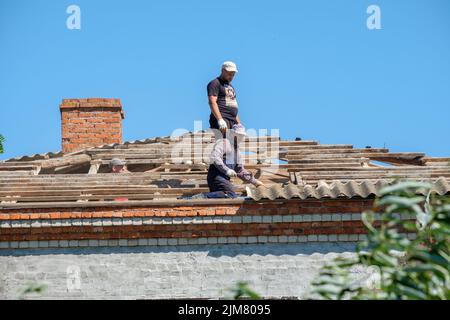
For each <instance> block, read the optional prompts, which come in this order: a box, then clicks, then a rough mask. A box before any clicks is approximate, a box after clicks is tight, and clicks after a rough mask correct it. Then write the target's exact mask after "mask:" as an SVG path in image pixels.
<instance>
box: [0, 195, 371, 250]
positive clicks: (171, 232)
mask: <svg viewBox="0 0 450 320" xmlns="http://www.w3.org/2000/svg"><path fill="white" fill-rule="evenodd" d="M372 204H373V199H329V200H328V199H327V200H325V199H321V200H303V201H302V200H298V201H296V200H282V201H275V202H260V203H244V204H230V205H220V206H214V207H213V206H207V205H193V206H185V205H184V206H179V207H177V206H171V207H169V206H167V207H165V206H158V207H120V208H118V207H87V208H60V209H45V208H39V209H3V210H0V220H11V221H13V220H28V221H30V223H32V222H33V220H52V219H63V220H64V219H104V218H111V219H112V218H136V217H140V218H145V217H195V216H198V217H202V216H203V217H205V216H224V215H230V216H243V217H244V216H249V215H252V216H254V215H256V216H264V215H281V216H283V215H303V214H308V215H314V214H318V213H322V214H324V213H329V214H334V213H342V214H344V213H361V212H363V211H365V210H368V209H371V208H372ZM361 233H365V228H364V226H363V224H362V222H361V221H359V220H355V221H311V222H277V223H253V222H252V223H206V224H205V223H202V224H193V223H190V224H169V225H168V224H157V225H155V224H154V225H117V226H115V225H112V226H92V225H89V226H85V225H82V226H65V227H55V226H48V227H29V228H28V227H27V228H24V227H21V228H17V227H11V228H1V229H0V241H26V240H28V241H33V240H83V239H135V238H197V237H227V236H233V237H236V236H281V235H286V236H289V235H321V234H361Z"/></svg>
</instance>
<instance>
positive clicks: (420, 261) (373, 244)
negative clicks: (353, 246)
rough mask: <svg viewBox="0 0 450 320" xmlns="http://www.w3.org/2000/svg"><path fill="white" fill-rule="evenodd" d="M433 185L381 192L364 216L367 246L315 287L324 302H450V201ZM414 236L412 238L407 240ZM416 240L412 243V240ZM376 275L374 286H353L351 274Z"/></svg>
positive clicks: (340, 261) (329, 269) (327, 271)
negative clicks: (368, 271) (369, 271)
mask: <svg viewBox="0 0 450 320" xmlns="http://www.w3.org/2000/svg"><path fill="white" fill-rule="evenodd" d="M430 189H431V186H430V185H429V184H424V183H417V182H400V183H396V184H394V185H392V186H388V187H386V188H384V189H382V190H381V198H379V199H377V200H375V205H374V211H377V212H381V213H380V214H379V215H380V220H379V221H376V220H375V216H376V213H375V212H374V211H370V212H364V213H363V215H362V219H363V223H364V225H365V226H366V228H367V230H368V236H367V240H366V241H364V242H362V243H360V244H359V245H358V247H357V250H356V255H355V256H354V258H337V259H335V260H334V261H333V263H331V264H330V265H327V266H325V267H324V268H323V269H322V270H321V271H320V274H319V277H318V278H317V279H316V280H315V281H314V282H313V293H316V294H318V295H319V296H320V297H321V298H325V299H338V300H339V299H347V298H350V299H443V300H446V299H449V298H450V273H449V265H450V250H449V245H450V241H449V239H450V237H449V235H450V228H449V223H450V201H449V197H448V196H442V197H441V196H436V195H434V194H431V192H430ZM407 234H412V235H413V237H408V236H407ZM411 238H412V239H411ZM356 266H364V267H366V268H370V269H372V271H373V272H374V273H373V274H372V278H374V279H376V281H375V282H376V283H375V285H374V286H368V285H367V283H366V284H364V283H362V282H358V281H356V282H355V281H354V279H353V278H352V277H351V276H350V271H351V270H350V269H351V268H353V267H356Z"/></svg>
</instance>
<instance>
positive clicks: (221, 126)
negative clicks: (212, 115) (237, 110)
mask: <svg viewBox="0 0 450 320" xmlns="http://www.w3.org/2000/svg"><path fill="white" fill-rule="evenodd" d="M217 123H218V124H219V130H220V131H226V130H227V129H228V126H227V123H226V122H225V120H223V119H222V118H220V119H219V120H217Z"/></svg>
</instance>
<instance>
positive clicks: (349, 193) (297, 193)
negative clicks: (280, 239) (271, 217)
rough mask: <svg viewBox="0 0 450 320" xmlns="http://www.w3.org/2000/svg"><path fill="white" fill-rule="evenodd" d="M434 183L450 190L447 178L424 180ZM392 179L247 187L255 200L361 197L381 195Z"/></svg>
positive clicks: (439, 189) (436, 187) (434, 187)
mask: <svg viewBox="0 0 450 320" xmlns="http://www.w3.org/2000/svg"><path fill="white" fill-rule="evenodd" d="M422 182H427V183H429V184H431V185H432V189H431V190H432V191H433V192H435V193H437V194H439V195H444V194H447V193H449V192H450V181H449V180H447V179H445V178H443V177H442V178H439V179H437V180H434V181H430V180H422ZM391 183H392V181H387V180H377V181H371V180H368V181H362V182H355V181H348V182H340V181H334V182H332V183H326V182H320V183H319V184H318V185H317V186H312V185H295V184H288V185H286V186H282V185H272V186H270V187H268V188H267V187H258V188H255V187H250V186H249V187H247V188H246V189H247V195H248V196H249V197H251V198H253V199H254V200H257V201H258V200H261V199H270V200H274V199H280V198H281V199H293V198H300V199H307V198H316V199H321V198H333V199H334V198H338V197H345V198H353V197H361V198H367V197H369V196H371V195H375V196H376V195H379V192H380V190H381V189H382V188H383V187H386V186H388V185H390V184H391Z"/></svg>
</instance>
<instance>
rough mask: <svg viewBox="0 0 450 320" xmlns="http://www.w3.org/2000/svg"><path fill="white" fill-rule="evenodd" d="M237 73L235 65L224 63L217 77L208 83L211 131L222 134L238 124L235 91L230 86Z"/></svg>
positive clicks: (230, 62)
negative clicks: (214, 130)
mask: <svg viewBox="0 0 450 320" xmlns="http://www.w3.org/2000/svg"><path fill="white" fill-rule="evenodd" d="M237 72H238V70H237V67H236V64H235V63H234V62H232V61H225V62H224V63H223V64H222V72H221V74H220V76H219V77H217V78H216V79H214V80H212V81H211V82H210V83H208V87H207V90H208V103H209V107H210V108H211V114H210V116H209V124H210V126H211V128H212V129H219V130H220V131H221V132H222V134H224V133H225V132H226V130H227V129H231V128H232V127H233V125H235V124H240V123H241V121H240V119H239V115H238V103H237V100H236V91H235V90H234V87H233V86H232V85H231V81H233V78H234V76H235V75H236V73H237Z"/></svg>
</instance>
